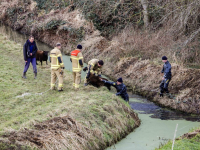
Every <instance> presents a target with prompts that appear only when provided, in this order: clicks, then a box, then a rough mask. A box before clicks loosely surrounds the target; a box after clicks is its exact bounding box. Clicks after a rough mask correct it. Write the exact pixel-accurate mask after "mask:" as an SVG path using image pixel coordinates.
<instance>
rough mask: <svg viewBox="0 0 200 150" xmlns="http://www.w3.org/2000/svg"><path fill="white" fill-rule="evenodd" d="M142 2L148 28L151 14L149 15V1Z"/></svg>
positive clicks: (143, 0) (142, 0) (145, 23)
mask: <svg viewBox="0 0 200 150" xmlns="http://www.w3.org/2000/svg"><path fill="white" fill-rule="evenodd" d="M140 1H141V4H142V7H143V15H144V25H145V27H147V26H149V13H148V7H149V3H148V0H140Z"/></svg>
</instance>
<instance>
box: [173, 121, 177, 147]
mask: <svg viewBox="0 0 200 150" xmlns="http://www.w3.org/2000/svg"><path fill="white" fill-rule="evenodd" d="M177 128H178V124H177V125H176V129H175V132H174V139H173V144H172V150H173V149H174V143H175V138H176V132H177Z"/></svg>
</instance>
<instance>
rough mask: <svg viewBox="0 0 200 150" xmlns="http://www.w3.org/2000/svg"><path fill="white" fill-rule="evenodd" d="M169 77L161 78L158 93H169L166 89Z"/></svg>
mask: <svg viewBox="0 0 200 150" xmlns="http://www.w3.org/2000/svg"><path fill="white" fill-rule="evenodd" d="M170 80H171V79H165V80H162V82H161V84H160V93H164V92H166V93H169V91H168V85H169V82H170Z"/></svg>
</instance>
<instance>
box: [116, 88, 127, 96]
mask: <svg viewBox="0 0 200 150" xmlns="http://www.w3.org/2000/svg"><path fill="white" fill-rule="evenodd" d="M125 91H126V86H124V87H123V88H122V89H121V91H119V92H117V93H116V95H117V96H118V95H122V94H123V93H124V92H125Z"/></svg>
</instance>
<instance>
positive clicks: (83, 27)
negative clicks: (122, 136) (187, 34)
mask: <svg viewBox="0 0 200 150" xmlns="http://www.w3.org/2000/svg"><path fill="white" fill-rule="evenodd" d="M36 6H37V3H36V2H34V1H27V2H25V4H20V0H18V1H15V3H12V4H10V5H7V2H6V1H4V3H1V10H0V11H1V13H2V15H1V16H0V19H1V21H3V23H5V24H7V25H9V26H10V27H12V28H13V29H15V30H18V31H20V32H21V33H25V34H33V35H34V36H35V37H36V38H37V39H39V40H40V41H42V42H44V43H46V44H48V45H50V46H54V45H55V43H57V42H61V43H62V45H63V47H64V48H63V50H64V52H65V54H69V53H70V51H71V50H73V49H75V47H76V45H77V44H78V43H81V44H82V45H83V47H84V49H83V55H84V58H85V61H86V62H88V61H89V60H90V59H92V58H99V59H103V60H104V61H105V66H104V69H103V74H105V75H107V76H108V77H110V78H111V79H113V80H116V79H117V78H118V77H123V79H124V81H125V84H127V85H128V86H129V87H130V89H132V90H133V92H134V93H136V94H140V95H142V96H145V97H147V98H148V99H150V100H152V101H154V102H156V103H158V104H159V105H162V106H166V107H169V108H172V109H176V110H180V111H183V112H188V113H195V114H198V113H199V108H200V101H199V94H200V92H199V73H200V71H199V70H198V69H188V68H185V67H181V66H179V65H177V63H172V74H173V78H172V80H171V82H170V85H169V90H170V92H171V93H172V95H173V98H172V99H169V98H168V97H166V96H165V97H164V98H160V97H159V94H158V92H159V84H160V82H161V75H160V71H161V69H162V63H161V61H160V60H158V59H157V57H158V58H161V57H162V56H163V55H164V54H166V55H167V54H171V53H168V52H167V50H168V49H169V48H170V47H167V48H166V49H165V50H162V49H161V48H160V47H159V46H160V45H158V44H159V43H158V42H157V40H158V39H154V41H151V42H152V43H148V42H147V41H145V39H144V40H143V36H142V33H139V34H136V35H134V34H135V31H134V29H133V28H131V27H130V28H125V29H124V30H123V31H122V32H121V33H120V34H117V35H115V36H113V37H112V39H110V40H108V39H107V38H106V37H103V36H101V33H100V31H98V30H96V29H95V27H94V25H93V23H92V21H88V20H86V19H85V18H84V16H83V15H82V14H81V10H79V9H75V10H73V11H72V9H71V6H68V7H65V8H61V9H57V10H52V11H50V12H48V13H44V12H42V11H41V10H40V9H38V8H37V7H36ZM132 35H134V36H136V38H134V37H133V36H132ZM138 39H140V41H138ZM159 42H160V43H164V44H165V45H167V42H170V41H169V40H168V39H166V40H165V39H164V38H163V39H162V41H159ZM135 43H137V44H135ZM138 43H139V44H138ZM156 44H157V45H156ZM143 45H146V46H148V49H149V51H148V50H146V49H144V46H143ZM165 45H164V46H165ZM132 47H133V48H132ZM135 47H137V48H138V49H136V50H135V49H134V48H135ZM150 50H151V51H150ZM154 58H155V59H154ZM168 58H169V61H171V60H176V55H175V54H174V55H169V56H168ZM175 62H176V61H175Z"/></svg>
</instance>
